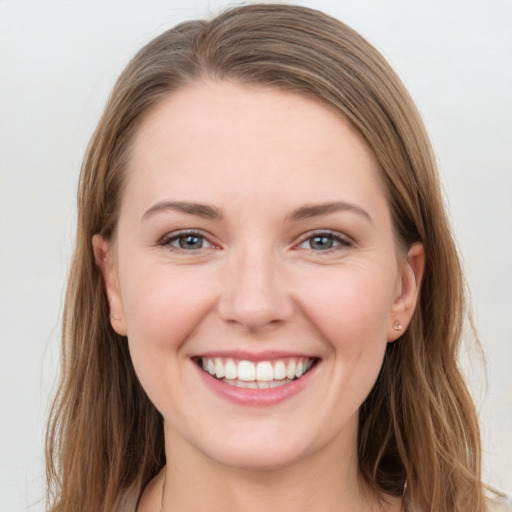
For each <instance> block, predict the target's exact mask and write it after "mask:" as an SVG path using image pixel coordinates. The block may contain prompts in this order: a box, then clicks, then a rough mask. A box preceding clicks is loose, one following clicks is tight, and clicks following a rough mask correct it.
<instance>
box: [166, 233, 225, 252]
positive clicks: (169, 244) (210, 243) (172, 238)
mask: <svg viewBox="0 0 512 512" xmlns="http://www.w3.org/2000/svg"><path fill="white" fill-rule="evenodd" d="M184 236H196V237H198V238H202V239H203V240H204V241H205V242H206V243H207V244H208V246H207V247H201V248H199V249H183V248H181V247H176V246H174V245H172V242H174V241H176V240H179V238H180V237H184ZM157 245H160V246H163V247H167V248H169V249H170V250H172V251H175V252H185V253H193V252H197V251H201V250H203V249H211V248H218V247H219V244H217V243H215V242H213V241H212V237H211V236H209V235H208V234H206V233H204V232H203V231H201V230H198V229H179V230H177V231H171V232H170V233H167V234H165V235H164V236H162V237H161V238H160V239H159V240H158V242H157Z"/></svg>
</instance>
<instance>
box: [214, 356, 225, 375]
mask: <svg viewBox="0 0 512 512" xmlns="http://www.w3.org/2000/svg"><path fill="white" fill-rule="evenodd" d="M215 375H216V377H217V379H222V377H224V365H223V364H222V360H221V359H220V358H218V357H216V358H215Z"/></svg>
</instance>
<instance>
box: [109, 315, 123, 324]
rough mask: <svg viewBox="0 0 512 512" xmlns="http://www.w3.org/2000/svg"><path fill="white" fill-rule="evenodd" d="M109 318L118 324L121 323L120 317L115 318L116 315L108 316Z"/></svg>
mask: <svg viewBox="0 0 512 512" xmlns="http://www.w3.org/2000/svg"><path fill="white" fill-rule="evenodd" d="M110 318H112V319H114V320H117V321H118V322H120V321H121V317H120V316H116V315H110Z"/></svg>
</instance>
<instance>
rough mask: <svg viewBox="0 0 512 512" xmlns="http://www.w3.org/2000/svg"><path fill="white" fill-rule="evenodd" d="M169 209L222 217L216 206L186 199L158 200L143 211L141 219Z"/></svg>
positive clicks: (209, 217)
mask: <svg viewBox="0 0 512 512" xmlns="http://www.w3.org/2000/svg"><path fill="white" fill-rule="evenodd" d="M169 210H171V211H175V212H180V213H186V214H188V215H197V216H198V217H202V218H203V219H213V220H221V219H222V218H223V215H222V213H221V212H220V210H219V209H218V208H215V206H210V205H207V204H200V203H191V202H188V201H159V202H158V203H155V204H154V205H153V206H152V207H151V208H150V209H149V210H147V211H146V213H144V215H143V216H142V219H143V220H145V219H147V218H149V217H152V216H153V215H155V214H157V213H160V212H165V211H169Z"/></svg>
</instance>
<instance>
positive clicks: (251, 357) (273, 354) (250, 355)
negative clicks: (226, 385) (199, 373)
mask: <svg viewBox="0 0 512 512" xmlns="http://www.w3.org/2000/svg"><path fill="white" fill-rule="evenodd" d="M201 357H220V358H225V359H235V360H241V361H252V362H254V363H257V362H259V361H273V360H277V359H285V358H288V357H303V358H309V359H318V356H316V355H310V354H306V353H303V352H291V351H282V350H265V351H262V352H249V351H246V350H210V351H208V352H202V353H200V354H197V355H195V356H193V359H196V358H201Z"/></svg>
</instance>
